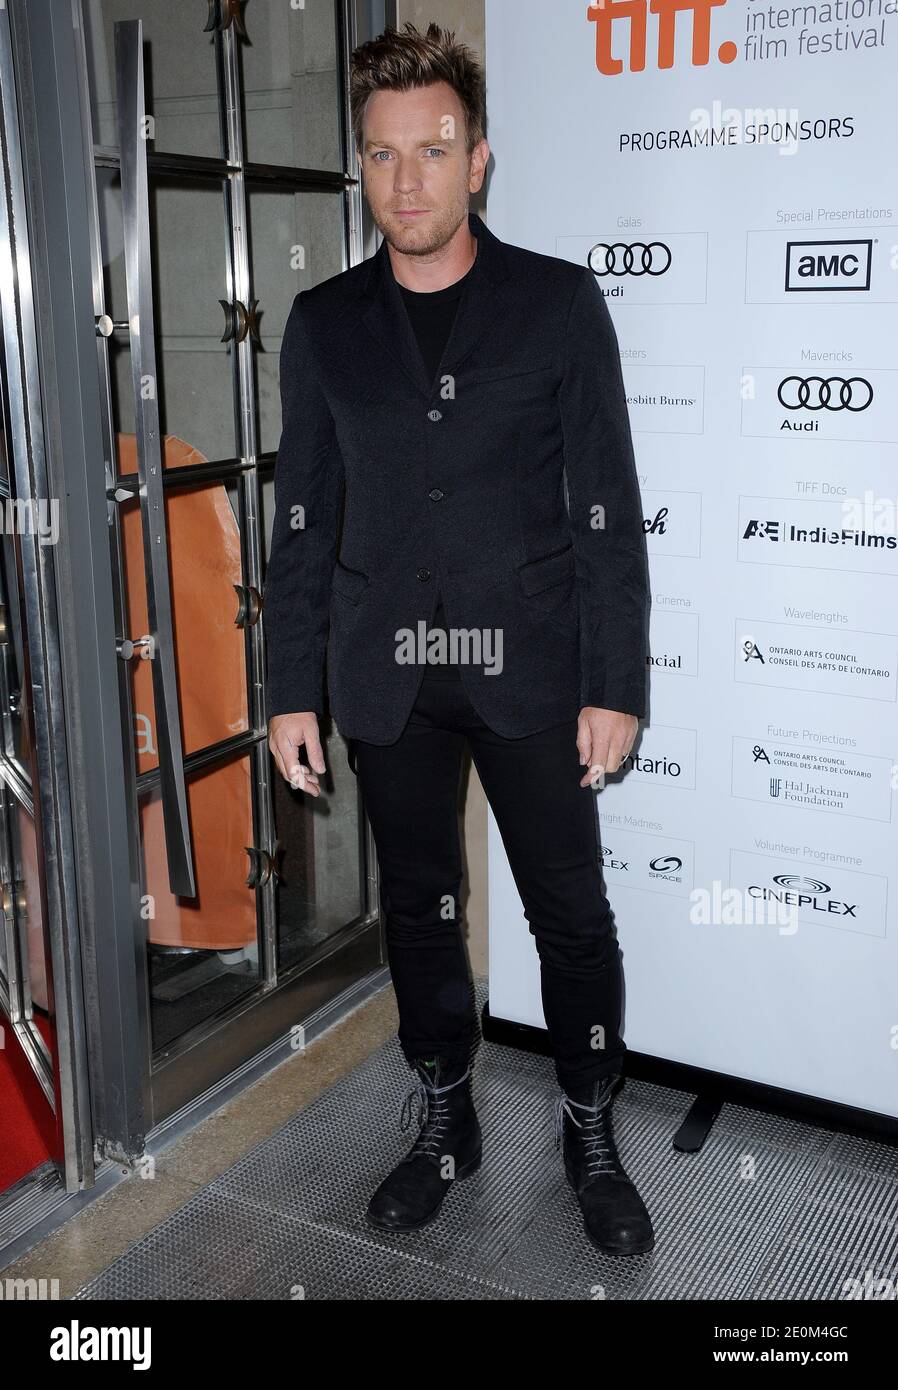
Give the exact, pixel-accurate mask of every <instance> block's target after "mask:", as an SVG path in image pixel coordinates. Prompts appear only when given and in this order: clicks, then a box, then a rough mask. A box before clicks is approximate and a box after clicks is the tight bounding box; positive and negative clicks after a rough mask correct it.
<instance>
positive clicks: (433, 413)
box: [427, 410, 443, 424]
mask: <svg viewBox="0 0 898 1390" xmlns="http://www.w3.org/2000/svg"><path fill="white" fill-rule="evenodd" d="M427 418H428V420H433V422H434V424H436V422H437V420H442V418H443V412H442V411H441V410H428V412H427Z"/></svg>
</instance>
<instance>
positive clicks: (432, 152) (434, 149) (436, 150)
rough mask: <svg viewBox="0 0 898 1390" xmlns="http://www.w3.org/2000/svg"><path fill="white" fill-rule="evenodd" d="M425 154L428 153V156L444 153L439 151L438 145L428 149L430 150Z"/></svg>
mask: <svg viewBox="0 0 898 1390" xmlns="http://www.w3.org/2000/svg"><path fill="white" fill-rule="evenodd" d="M427 153H428V154H443V153H444V151H443V150H441V149H440V147H439V145H431V147H430V149H429V150H428V151H427Z"/></svg>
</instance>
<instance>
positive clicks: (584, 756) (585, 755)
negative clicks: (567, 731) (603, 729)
mask: <svg viewBox="0 0 898 1390" xmlns="http://www.w3.org/2000/svg"><path fill="white" fill-rule="evenodd" d="M577 750H578V752H579V754H580V766H581V767H585V766H586V764H587V763H588V762H589V759H590V757H591V755H592V732H591V730H590V727H589V725H588V724H587V723H586V720H584V721H583V723H582V725H579V726H578V728H577Z"/></svg>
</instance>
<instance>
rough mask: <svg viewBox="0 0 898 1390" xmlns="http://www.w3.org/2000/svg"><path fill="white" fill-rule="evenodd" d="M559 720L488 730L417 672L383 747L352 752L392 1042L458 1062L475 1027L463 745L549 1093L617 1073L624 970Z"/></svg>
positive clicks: (590, 825)
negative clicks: (509, 895)
mask: <svg viewBox="0 0 898 1390" xmlns="http://www.w3.org/2000/svg"><path fill="white" fill-rule="evenodd" d="M576 737H577V721H576V720H570V721H569V722H567V723H564V724H560V725H557V726H555V727H554V728H551V729H546V730H544V731H541V732H540V733H536V734H530V735H528V736H526V737H525V738H518V739H508V738H503V737H502V736H501V735H500V734H497V733H494V732H493V730H492V729H490V728H489V727H488V726H487V725H486V724H485V723H484V722H483V721H482V720H481V719H480V717H479V715H478V714H477V713H476V711H475V710H474V708H473V707H472V705H471V703H470V701H469V699H468V697H467V695H466V694H465V691H464V687H463V685H462V683H461V681H460V680H459V679H449V680H447V679H445V678H439V677H431V676H429V675H426V674H425V677H424V679H423V681H422V683H421V690H420V693H419V695H418V699H417V701H416V703H415V706H414V709H413V710H412V712H411V715H410V716H409V719H408V722H407V724H406V726H405V729H404V730H403V732H402V734H401V735H400V737H399V739H398V740H397V741H396V742H395V743H392V744H387V745H378V744H372V743H366V742H365V741H364V740H362V739H356V740H353V741H352V745H351V747H350V757H352V754H353V746H354V755H355V771H356V775H357V777H358V779H359V784H360V787H361V792H362V797H363V800H364V803H365V809H366V811H367V813H368V817H369V820H370V822H371V829H372V833H373V835H374V841H375V845H376V848H377V858H378V864H379V866H380V885H381V903H382V906H383V909H384V912H385V917H386V939H387V954H388V960H389V965H390V971H391V974H392V978H393V986H394V989H395V991H396V999H397V1003H398V1008H399V1042H400V1045H401V1047H402V1050H403V1053H404V1055H405V1057H406V1060H407V1061H408V1063H409V1065H411V1064H412V1063H413V1060H414V1058H416V1057H433V1056H435V1055H437V1054H440V1055H442V1056H444V1057H451V1058H452V1059H453V1060H457V1061H463V1060H466V1059H467V1058H468V1057H469V1056H470V1051H471V1046H472V1042H473V1038H474V1030H475V1018H474V1012H473V1003H472V991H471V987H470V982H469V975H468V967H467V958H466V955H465V950H464V944H463V941H462V934H461V927H460V922H459V912H458V903H459V890H460V887H461V879H462V862H461V847H460V844H459V834H458V811H457V805H458V787H459V776H460V771H461V754H462V748H463V743H464V740H465V739H467V740H468V743H469V745H470V748H471V757H472V759H473V762H474V765H475V766H476V768H477V772H478V774H479V776H480V780H481V783H482V785H483V788H484V791H485V793H486V797H487V800H488V801H489V804H490V806H491V808H492V811H493V814H494V816H495V818H496V823H497V825H498V827H499V830H500V833H501V835H502V840H503V843H504V846H505V852H506V854H507V856H508V862H509V865H510V867H511V871H512V874H513V876H514V880H515V883H516V884H517V888H518V892H519V894H520V897H521V901H522V903H523V905H524V912H525V916H526V918H527V921H528V922H529V924H530V926H529V930H530V932H531V933H532V934H533V936H534V938H535V941H536V949H537V952H538V955H539V960H540V979H541V994H542V1004H543V1011H544V1013H545V1018H546V1024H547V1027H548V1031H549V1038H550V1041H551V1044H552V1051H553V1055H554V1059H555V1071H556V1075H557V1078H558V1082H559V1084H560V1086H561V1087H562V1089H564V1090H571V1089H575V1088H577V1087H582V1086H585V1085H588V1084H589V1083H591V1082H593V1081H595V1080H597V1079H598V1078H599V1077H602V1076H605V1075H608V1074H609V1073H614V1072H618V1071H620V1070H621V1067H622V1064H623V1056H624V1051H625V1046H624V1043H623V1040H622V1038H621V1036H620V1024H621V1001H622V987H623V972H622V968H621V959H620V950H619V947H618V943H617V938H616V936H615V935H614V931H613V927H612V920H611V913H610V909H609V906H608V900H607V898H606V896H605V891H604V885H603V880H602V873H601V866H600V863H599V857H598V838H597V830H596V814H595V793H594V792H593V791H592V789H591V788H588V787H581V786H580V778H581V777H582V776H583V774H584V772H585V769H584V768H583V767H581V765H580V758H579V753H578V751H577V745H576Z"/></svg>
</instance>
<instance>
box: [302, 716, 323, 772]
mask: <svg viewBox="0 0 898 1390" xmlns="http://www.w3.org/2000/svg"><path fill="white" fill-rule="evenodd" d="M306 757H307V758H308V760H309V763H310V764H311V766H312V767H313V768H314V770H315V771H316V772H326V771H327V768H326V767H325V766H324V754H323V753H322V751H321V739H320V738H319V736H318V730H317V729H316V728H315V726H314V725H313V726H312V728H311V729H307V730H306Z"/></svg>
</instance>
